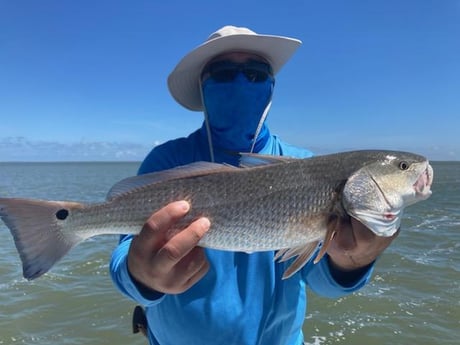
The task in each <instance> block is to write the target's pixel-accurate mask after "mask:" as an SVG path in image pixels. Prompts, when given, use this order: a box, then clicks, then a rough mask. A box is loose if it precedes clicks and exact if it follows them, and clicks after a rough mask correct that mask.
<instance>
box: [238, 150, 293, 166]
mask: <svg viewBox="0 0 460 345" xmlns="http://www.w3.org/2000/svg"><path fill="white" fill-rule="evenodd" d="M298 160H299V158H290V157H286V156H271V155H261V154H257V153H240V164H239V166H240V168H252V167H257V166H263V165H270V164H283V163H289V162H293V161H298Z"/></svg>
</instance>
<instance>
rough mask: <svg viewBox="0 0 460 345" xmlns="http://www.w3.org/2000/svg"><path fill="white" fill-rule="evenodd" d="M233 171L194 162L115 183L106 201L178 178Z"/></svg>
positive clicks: (216, 164) (222, 165)
mask: <svg viewBox="0 0 460 345" xmlns="http://www.w3.org/2000/svg"><path fill="white" fill-rule="evenodd" d="M234 169H238V168H237V167H234V166H231V165H228V164H218V163H210V162H194V163H190V164H187V165H181V166H178V167H175V168H172V169H167V170H162V171H156V172H153V173H149V174H144V175H138V176H132V177H128V178H126V179H124V180H121V181H120V182H118V183H116V184H115V185H114V186H113V187H112V188H111V189H110V191H109V192H108V194H107V200H109V201H110V200H112V199H114V198H116V197H119V196H121V195H124V194H126V193H128V192H131V191H133V190H135V189H138V188H142V187H145V186H148V185H151V184H155V183H160V182H166V181H172V180H177V179H180V178H192V177H197V176H203V175H208V174H212V173H217V172H223V171H231V170H234Z"/></svg>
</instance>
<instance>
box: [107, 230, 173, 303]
mask: <svg viewBox="0 0 460 345" xmlns="http://www.w3.org/2000/svg"><path fill="white" fill-rule="evenodd" d="M131 241H132V236H131V235H130V236H122V237H121V240H120V243H119V244H118V246H117V247H116V248H115V250H114V251H113V253H112V259H111V260H110V275H111V277H112V280H113V282H114V284H115V286H116V287H117V288H118V289H119V290H120V291H121V292H122V293H123V294H124V295H126V296H128V297H129V298H131V299H133V300H135V301H136V302H137V303H139V304H141V305H143V306H149V305H152V304H156V303H159V302H160V301H161V299H162V297H163V296H164V294H162V293H160V292H156V291H153V290H150V289H148V288H145V287H143V286H142V285H140V284H139V283H137V282H136V281H135V280H134V279H133V277H132V276H131V274H129V271H128V264H127V258H128V250H129V246H130V244H131Z"/></svg>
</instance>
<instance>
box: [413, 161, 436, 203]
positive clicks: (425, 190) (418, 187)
mask: <svg viewBox="0 0 460 345" xmlns="http://www.w3.org/2000/svg"><path fill="white" fill-rule="evenodd" d="M432 183H433V168H432V167H431V165H430V164H429V163H427V166H426V169H425V170H424V171H423V172H422V174H421V175H420V176H419V178H418V179H417V181H415V183H414V184H413V187H414V191H415V195H416V196H417V198H420V199H426V198H428V197H429V196H430V195H431V193H432V192H431V185H432Z"/></svg>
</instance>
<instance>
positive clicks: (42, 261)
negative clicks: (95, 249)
mask: <svg viewBox="0 0 460 345" xmlns="http://www.w3.org/2000/svg"><path fill="white" fill-rule="evenodd" d="M83 207H84V205H82V204H79V203H73V202H63V201H43V200H31V199H15V198H0V218H2V220H3V222H4V223H5V224H6V226H7V227H8V228H9V229H10V232H11V235H12V236H13V238H14V243H15V245H16V249H17V250H18V252H19V256H20V257H21V261H22V269H23V275H24V278H26V279H29V280H32V279H35V278H38V277H39V276H41V275H42V274H44V273H46V272H47V271H48V270H49V269H50V268H51V267H52V266H53V265H54V264H55V263H56V262H57V261H59V260H60V259H61V258H62V257H63V256H64V255H65V254H67V252H68V251H69V250H70V249H71V248H72V247H74V246H75V245H76V244H78V243H79V242H81V241H82V240H83V238H81V237H79V236H77V235H74V234H72V233H69V232H64V231H62V228H63V226H64V223H65V221H66V219H67V218H68V217H69V216H70V215H71V212H72V211H73V210H75V209H77V208H83Z"/></svg>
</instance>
